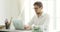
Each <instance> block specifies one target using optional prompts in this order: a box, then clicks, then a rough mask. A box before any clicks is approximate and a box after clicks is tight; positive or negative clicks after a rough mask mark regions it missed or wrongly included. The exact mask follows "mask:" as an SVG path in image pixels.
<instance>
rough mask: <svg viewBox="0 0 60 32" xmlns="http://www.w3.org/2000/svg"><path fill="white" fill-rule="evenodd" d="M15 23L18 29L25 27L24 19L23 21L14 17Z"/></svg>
mask: <svg viewBox="0 0 60 32" xmlns="http://www.w3.org/2000/svg"><path fill="white" fill-rule="evenodd" d="M13 25H14V27H15V29H16V30H23V29H24V24H23V21H21V20H19V19H13Z"/></svg>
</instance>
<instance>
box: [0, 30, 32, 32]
mask: <svg viewBox="0 0 60 32" xmlns="http://www.w3.org/2000/svg"><path fill="white" fill-rule="evenodd" d="M0 31H8V32H32V30H9V29H4V30H3V29H2V30H0Z"/></svg>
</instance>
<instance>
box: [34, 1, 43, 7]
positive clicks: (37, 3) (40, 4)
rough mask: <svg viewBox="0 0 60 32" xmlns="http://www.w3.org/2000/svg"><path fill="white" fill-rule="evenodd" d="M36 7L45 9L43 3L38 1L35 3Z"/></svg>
mask: <svg viewBox="0 0 60 32" xmlns="http://www.w3.org/2000/svg"><path fill="white" fill-rule="evenodd" d="M34 5H37V6H39V8H41V7H43V5H42V2H38V1H37V2H35V3H34Z"/></svg>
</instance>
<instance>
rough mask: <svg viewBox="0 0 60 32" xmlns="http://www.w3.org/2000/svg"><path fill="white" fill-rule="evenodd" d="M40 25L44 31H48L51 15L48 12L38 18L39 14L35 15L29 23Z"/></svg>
mask: <svg viewBox="0 0 60 32" xmlns="http://www.w3.org/2000/svg"><path fill="white" fill-rule="evenodd" d="M33 24H34V25H39V26H40V28H41V30H43V32H47V31H48V25H49V16H48V14H43V13H42V15H41V16H40V17H39V18H38V17H37V16H34V17H33V18H32V20H31V21H30V22H29V25H33Z"/></svg>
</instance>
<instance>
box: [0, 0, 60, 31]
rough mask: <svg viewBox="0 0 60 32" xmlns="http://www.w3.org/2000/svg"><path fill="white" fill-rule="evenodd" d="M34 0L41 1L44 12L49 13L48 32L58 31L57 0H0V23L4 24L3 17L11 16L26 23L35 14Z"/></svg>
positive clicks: (9, 17)
mask: <svg viewBox="0 0 60 32" xmlns="http://www.w3.org/2000/svg"><path fill="white" fill-rule="evenodd" d="M36 1H41V2H42V3H43V7H44V8H43V11H44V13H48V14H49V17H50V23H49V32H53V31H60V25H59V24H60V13H59V12H60V9H59V8H60V7H59V6H60V4H59V3H60V2H59V0H0V24H1V25H4V19H5V18H7V19H8V21H10V19H11V17H14V18H19V19H22V20H23V21H24V23H25V24H27V23H28V22H29V21H30V20H31V19H32V17H33V16H34V14H35V11H34V9H33V3H34V2H36Z"/></svg>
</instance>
